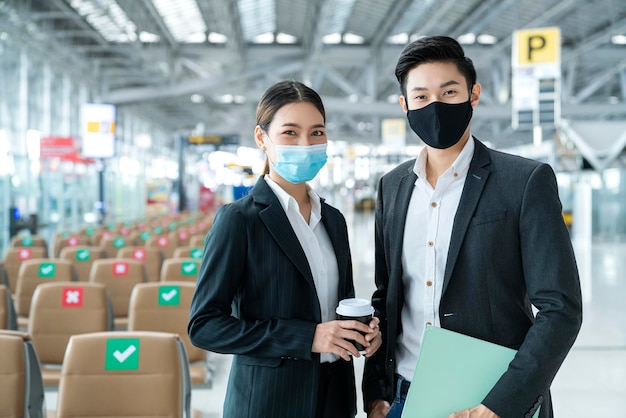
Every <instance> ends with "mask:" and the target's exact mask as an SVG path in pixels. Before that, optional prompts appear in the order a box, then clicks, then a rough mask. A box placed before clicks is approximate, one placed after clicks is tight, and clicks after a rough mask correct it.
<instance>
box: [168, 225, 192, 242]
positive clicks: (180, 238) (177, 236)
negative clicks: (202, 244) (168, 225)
mask: <svg viewBox="0 0 626 418" xmlns="http://www.w3.org/2000/svg"><path fill="white" fill-rule="evenodd" d="M168 237H169V238H170V239H171V240H174V241H176V244H177V245H176V246H177V247H185V246H187V245H189V239H190V238H191V234H189V230H187V228H178V229H177V230H176V231H171V232H170V233H169V234H168Z"/></svg>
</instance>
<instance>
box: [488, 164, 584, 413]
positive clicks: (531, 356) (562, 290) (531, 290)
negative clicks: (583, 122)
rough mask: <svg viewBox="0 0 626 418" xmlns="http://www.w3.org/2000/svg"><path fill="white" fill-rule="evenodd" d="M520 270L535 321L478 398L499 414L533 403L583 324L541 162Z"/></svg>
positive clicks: (528, 204) (552, 189)
mask: <svg viewBox="0 0 626 418" xmlns="http://www.w3.org/2000/svg"><path fill="white" fill-rule="evenodd" d="M519 234H520V235H519V236H520V238H519V239H520V243H519V244H520V251H521V261H522V267H523V274H524V278H525V281H526V288H527V291H528V296H529V298H530V302H531V303H532V304H533V305H534V306H535V307H536V308H537V309H538V313H537V315H536V318H535V322H534V323H533V325H532V326H531V327H530V329H529V330H528V333H527V334H526V338H525V339H524V342H523V343H522V345H521V347H520V348H519V350H518V352H517V354H516V356H515V358H514V359H513V361H512V362H511V363H510V366H509V368H508V370H507V372H505V373H504V375H503V376H502V377H501V378H500V380H499V381H498V383H497V384H496V385H495V386H494V388H493V389H492V390H491V391H490V393H489V394H488V395H487V397H486V398H485V399H484V400H483V404H484V405H485V406H487V407H488V408H490V409H491V410H493V411H494V412H496V413H497V414H498V415H499V416H504V417H509V416H511V417H512V416H522V415H523V413H522V414H521V415H520V411H528V409H529V405H531V406H532V405H538V404H541V402H542V401H543V399H544V398H543V396H544V395H545V394H547V393H548V390H549V388H550V385H551V383H552V380H553V379H554V376H555V375H556V373H557V371H558V369H559V368H560V367H561V364H562V363H563V361H564V359H565V356H566V355H567V353H568V352H569V350H570V348H571V347H572V345H573V344H574V341H575V339H576V336H577V335H578V331H579V330H580V327H581V323H582V297H581V291H580V282H579V278H578V270H577V267H576V261H575V258H574V252H573V249H572V245H571V240H570V237H569V233H568V231H567V228H566V227H565V224H564V222H563V217H562V208H561V203H560V201H559V198H558V188H557V182H556V178H555V175H554V172H553V171H552V169H551V168H550V166H548V165H546V164H540V165H538V166H537V167H536V168H535V169H534V170H533V171H532V173H531V174H530V176H529V178H528V181H527V183H526V186H525V190H524V192H523V198H522V202H521V211H520V220H519Z"/></svg>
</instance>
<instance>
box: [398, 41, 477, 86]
mask: <svg viewBox="0 0 626 418" xmlns="http://www.w3.org/2000/svg"><path fill="white" fill-rule="evenodd" d="M429 62H452V63H454V64H456V66H457V68H458V69H459V72H460V73H461V74H463V76H464V77H465V80H466V81H467V88H468V89H471V88H472V86H473V85H474V84H476V69H475V68H474V63H473V62H472V60H471V59H469V58H467V57H466V56H465V53H464V52H463V48H462V47H461V45H460V44H459V43H458V42H457V41H456V40H454V39H452V38H450V37H448V36H427V37H423V38H420V39H418V40H416V41H413V42H411V43H410V44H408V45H407V46H406V47H405V48H404V50H403V51H402V53H401V54H400V58H398V63H397V64H396V78H397V79H398V83H400V90H401V93H402V95H404V96H405V97H406V77H407V74H408V73H409V71H411V70H412V69H413V68H415V67H417V66H418V65H420V64H425V63H429Z"/></svg>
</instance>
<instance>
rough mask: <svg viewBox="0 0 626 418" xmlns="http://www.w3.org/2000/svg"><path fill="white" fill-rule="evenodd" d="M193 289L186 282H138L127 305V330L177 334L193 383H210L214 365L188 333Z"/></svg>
mask: <svg viewBox="0 0 626 418" xmlns="http://www.w3.org/2000/svg"><path fill="white" fill-rule="evenodd" d="M194 289H195V286H194V285H193V284H192V283H186V282H168V283H140V284H138V285H136V286H135V288H134V289H133V293H132V295H131V297H130V306H129V308H128V330H129V331H160V332H171V333H175V334H178V335H179V336H180V339H181V340H182V341H183V343H184V344H185V349H186V352H187V358H188V360H189V371H190V375H191V383H192V385H206V386H210V385H211V380H212V379H211V378H212V372H213V371H214V366H213V365H212V364H211V363H210V362H209V361H208V353H207V352H206V351H205V350H202V349H201V348H198V347H196V346H194V345H193V344H191V340H190V339H189V336H188V335H187V324H188V322H189V308H190V307H191V299H192V298H193V294H194Z"/></svg>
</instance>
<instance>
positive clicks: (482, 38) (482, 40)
mask: <svg viewBox="0 0 626 418" xmlns="http://www.w3.org/2000/svg"><path fill="white" fill-rule="evenodd" d="M476 40H477V41H478V43H479V44H482V45H493V44H495V43H496V42H498V38H496V37H495V36H493V35H489V34H486V33H483V34H481V35H478V38H476Z"/></svg>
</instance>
